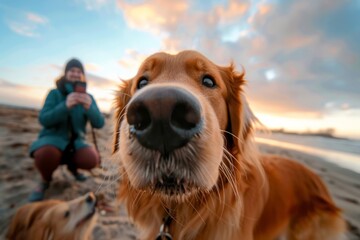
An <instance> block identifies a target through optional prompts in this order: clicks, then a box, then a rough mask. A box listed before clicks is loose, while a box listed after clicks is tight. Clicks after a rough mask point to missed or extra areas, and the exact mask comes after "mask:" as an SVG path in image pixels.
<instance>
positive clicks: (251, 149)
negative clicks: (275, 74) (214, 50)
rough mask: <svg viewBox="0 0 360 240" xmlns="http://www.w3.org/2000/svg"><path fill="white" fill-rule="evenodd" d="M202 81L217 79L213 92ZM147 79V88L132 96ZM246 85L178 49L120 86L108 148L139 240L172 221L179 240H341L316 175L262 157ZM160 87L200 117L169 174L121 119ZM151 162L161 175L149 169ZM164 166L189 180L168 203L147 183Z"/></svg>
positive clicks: (341, 228) (337, 215)
mask: <svg viewBox="0 0 360 240" xmlns="http://www.w3.org/2000/svg"><path fill="white" fill-rule="evenodd" d="M204 75H210V76H211V77H212V78H213V79H214V80H215V82H216V87H215V88H212V89H210V88H206V87H205V86H203V85H202V84H201V81H202V77H203V76H204ZM144 76H146V78H147V79H149V84H148V85H149V86H145V87H144V88H143V89H140V90H138V89H137V84H138V82H139V81H140V80H141V79H142V77H144ZM244 84H245V79H244V73H237V72H236V71H235V70H234V66H233V64H231V65H230V66H229V67H221V66H218V65H216V64H214V63H212V62H211V61H210V60H208V59H207V58H206V57H204V56H203V55H201V54H200V53H198V52H195V51H183V52H180V53H179V54H177V55H169V54H166V53H156V54H154V55H152V56H150V57H148V58H147V59H146V60H145V61H144V62H143V64H142V65H141V67H140V69H139V71H138V73H137V75H136V76H135V77H134V78H132V79H130V80H128V81H124V82H123V83H122V85H121V86H120V90H119V92H118V95H117V97H116V101H115V104H116V106H115V107H116V114H115V118H116V119H115V134H114V149H113V152H114V156H115V157H116V158H120V160H121V162H122V165H121V168H120V169H121V170H120V174H121V175H122V182H121V186H120V199H121V200H122V201H124V202H125V203H126V206H127V210H128V213H129V215H130V216H131V218H132V219H133V220H134V221H135V223H136V224H137V225H138V226H139V228H140V229H141V231H142V238H143V239H148V240H152V239H155V236H156V235H157V234H158V233H159V229H160V226H161V224H162V222H163V218H164V217H165V216H167V215H170V216H171V218H172V219H173V220H172V222H171V224H170V234H171V235H172V236H173V238H174V239H176V240H180V239H181V240H191V239H198V240H202V239H204V240H211V239H214V240H215V239H226V240H231V239H234V240H235V239H244V240H252V239H256V240H260V239H264V240H265V239H269V240H270V239H277V238H278V239H299V240H312V239H313V240H323V239H343V237H344V236H345V231H346V227H345V222H344V220H343V218H342V216H341V211H340V210H339V209H338V208H337V207H336V206H335V204H334V202H333V200H332V199H331V197H330V195H329V192H328V190H327V188H326V187H325V185H324V184H323V182H322V181H321V180H320V178H319V177H318V176H317V175H316V174H314V173H313V172H312V171H310V170H309V169H308V168H306V167H304V166H303V165H301V164H299V163H297V162H294V161H292V160H288V159H284V158H282V157H279V156H261V155H259V154H258V152H257V148H256V146H255V145H254V140H253V134H252V131H253V123H254V121H255V120H256V118H255V117H254V116H253V114H252V112H251V110H250V109H249V107H248V104H247V102H246V99H245V97H244V95H243V86H244ZM162 86H176V87H177V88H181V89H185V90H187V91H188V92H190V93H191V94H192V95H193V96H195V97H196V98H197V100H198V101H199V102H200V104H201V109H202V110H201V111H202V112H201V114H202V117H203V118H204V127H203V130H202V132H201V133H200V134H199V136H197V137H194V139H192V140H191V141H190V142H189V143H188V144H187V145H185V146H184V147H182V148H181V149H178V150H176V151H175V153H176V154H174V155H175V156H173V157H172V158H170V159H167V160H168V161H173V166H172V167H171V166H170V165H166V164H167V163H166V161H165V160H164V159H163V158H162V157H161V156H159V154H160V153H158V152H156V151H153V150H149V149H146V148H144V147H143V146H141V145H140V144H139V143H138V142H137V141H136V140H134V139H132V138H131V136H130V133H129V124H128V122H127V119H126V112H127V104H128V103H129V102H130V101H131V100H132V99H133V98H135V97H136V96H139V95H141V94H142V93H143V92H145V91H146V90H147V89H149V88H161V87H162ZM179 156H180V157H179ZM156 158H158V160H156V161H159V159H160V163H159V166H158V168H152V169H153V171H149V167H148V166H149V165H150V166H152V165H153V164H154V162H155V159H156ZM177 158H181V159H177ZM184 159H186V161H188V162H184V161H185V160H184ZM162 165H166V166H165V167H163V168H166V167H167V169H168V170H170V171H173V172H174V174H184V173H183V172H187V175H186V176H187V177H188V178H189V179H188V180H189V181H192V182H193V187H192V188H191V189H188V190H187V191H186V193H184V194H174V195H169V194H165V193H163V192H161V191H156V190H154V188H153V187H152V186H151V179H152V178H156V177H157V175H156V174H157V173H156V171H157V170H158V169H160V170H161V169H162ZM169 166H170V167H169ZM150 169H151V168H150ZM154 169H155V170H154ZM160 170H159V171H160ZM181 171H182V172H181Z"/></svg>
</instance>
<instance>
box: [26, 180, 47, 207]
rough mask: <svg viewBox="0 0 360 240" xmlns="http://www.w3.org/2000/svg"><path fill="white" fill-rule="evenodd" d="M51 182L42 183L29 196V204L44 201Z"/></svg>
mask: <svg viewBox="0 0 360 240" xmlns="http://www.w3.org/2000/svg"><path fill="white" fill-rule="evenodd" d="M49 184H50V183H49V182H41V183H40V184H39V185H38V186H37V187H36V188H35V190H34V191H32V193H31V194H30V196H29V199H28V200H29V202H37V201H41V200H43V199H44V196H45V191H46V189H48V188H49Z"/></svg>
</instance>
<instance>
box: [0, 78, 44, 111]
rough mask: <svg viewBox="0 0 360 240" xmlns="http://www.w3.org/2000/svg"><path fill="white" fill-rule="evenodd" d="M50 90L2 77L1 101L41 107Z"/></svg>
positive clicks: (0, 82)
mask: <svg viewBox="0 0 360 240" xmlns="http://www.w3.org/2000/svg"><path fill="white" fill-rule="evenodd" d="M47 92H48V90H47V89H46V88H43V87H29V86H25V85H20V84H14V83H11V82H9V81H7V80H4V79H0V96H1V98H0V103H4V104H10V105H18V106H25V107H36V108H40V107H41V104H42V102H43V98H44V97H45V96H46V93H47Z"/></svg>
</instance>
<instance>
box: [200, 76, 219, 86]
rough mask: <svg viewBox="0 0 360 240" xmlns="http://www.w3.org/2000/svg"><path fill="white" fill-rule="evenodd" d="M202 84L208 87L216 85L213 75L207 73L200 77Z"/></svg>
mask: <svg viewBox="0 0 360 240" xmlns="http://www.w3.org/2000/svg"><path fill="white" fill-rule="evenodd" d="M202 85H204V86H205V87H208V88H214V87H215V86H216V84H215V81H214V79H213V77H211V76H209V75H205V76H204V77H203V79H202Z"/></svg>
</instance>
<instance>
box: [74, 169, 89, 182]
mask: <svg viewBox="0 0 360 240" xmlns="http://www.w3.org/2000/svg"><path fill="white" fill-rule="evenodd" d="M74 177H75V179H76V181H79V182H84V181H86V179H87V177H86V176H85V175H84V174H82V173H79V172H78V171H76V173H74Z"/></svg>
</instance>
